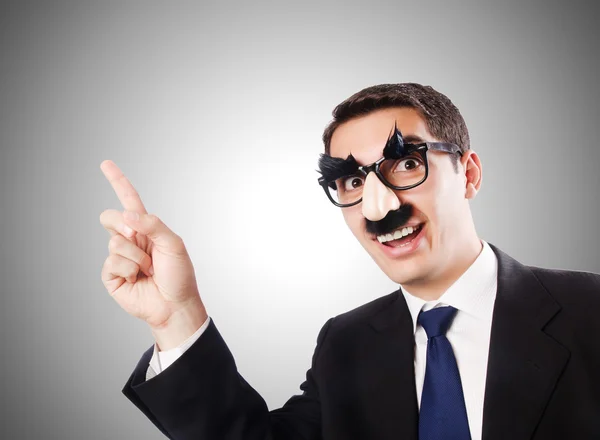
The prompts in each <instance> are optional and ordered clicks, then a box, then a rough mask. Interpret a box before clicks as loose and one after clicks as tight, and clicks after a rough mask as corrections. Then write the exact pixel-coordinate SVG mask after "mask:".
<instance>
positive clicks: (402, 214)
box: [365, 203, 413, 236]
mask: <svg viewBox="0 0 600 440" xmlns="http://www.w3.org/2000/svg"><path fill="white" fill-rule="evenodd" d="M412 214H413V207H412V205H411V204H410V203H406V204H404V205H400V208H399V209H397V210H395V211H390V212H388V213H387V215H386V216H385V217H384V218H382V219H381V220H379V221H376V222H374V221H371V220H369V219H365V220H366V222H367V224H366V228H367V232H368V233H370V234H373V235H375V236H377V235H385V234H390V233H391V232H393V231H394V230H396V229H398V228H399V227H400V226H403V225H404V224H405V223H407V222H408V220H409V219H410V218H411V216H412Z"/></svg>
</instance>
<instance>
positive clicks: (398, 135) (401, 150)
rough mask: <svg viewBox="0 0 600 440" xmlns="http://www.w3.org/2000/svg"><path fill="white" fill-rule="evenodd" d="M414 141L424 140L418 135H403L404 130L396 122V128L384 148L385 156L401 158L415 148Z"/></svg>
mask: <svg viewBox="0 0 600 440" xmlns="http://www.w3.org/2000/svg"><path fill="white" fill-rule="evenodd" d="M413 142H417V143H420V142H424V141H423V140H422V139H421V138H420V137H419V136H417V135H408V136H406V138H405V137H403V136H402V132H401V131H400V130H399V129H398V126H397V124H396V123H395V122H394V129H393V130H392V132H391V133H390V136H389V137H388V140H387V142H386V143H385V147H384V148H383V156H384V157H385V158H386V159H399V158H401V157H403V156H405V155H406V154H407V153H409V152H410V151H412V150H413V149H414V145H413Z"/></svg>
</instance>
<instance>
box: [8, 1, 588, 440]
mask: <svg viewBox="0 0 600 440" xmlns="http://www.w3.org/2000/svg"><path fill="white" fill-rule="evenodd" d="M525 3H526V4H525ZM566 4H567V2H562V3H561V2H555V1H545V2H542V1H538V2H516V1H515V2H498V1H496V2H493V3H492V2H489V3H486V2H478V1H470V2H466V1H463V2H460V3H456V2H454V3H452V2H439V3H431V2H399V1H389V2H369V3H367V2H339V3H338V4H334V3H326V2H319V3H314V4H308V3H305V2H256V1H254V2H241V1H239V2H236V3H230V2H218V3H217V2H196V3H192V2H189V3H188V2H186V3H183V2H156V3H151V2H133V1H127V2H116V1H112V2H110V1H107V2H100V1H97V2H81V1H80V2H76V1H72V2H64V1H55V2H41V1H40V2H37V3H34V2H26V1H18V2H17V1H15V2H13V3H10V2H2V6H0V81H1V82H0V154H1V155H0V196H1V199H0V233H1V234H2V237H1V240H0V257H1V261H0V293H1V294H2V295H1V296H2V303H1V310H2V312H1V313H2V315H1V318H2V321H1V322H2V336H3V338H2V342H3V345H2V362H1V364H0V365H1V366H0V368H1V370H0V378H1V380H2V389H0V396H1V399H2V408H3V411H2V415H1V416H0V417H1V418H2V420H1V421H0V422H1V423H0V437H2V438H7V439H8V438H10V439H13V438H27V439H32V438H45V439H54V438H56V439H66V438H68V439H130V438H145V439H159V438H163V436H162V434H160V432H159V431H158V430H157V429H156V428H154V426H153V425H152V424H151V423H150V422H149V421H148V420H147V419H146V418H145V416H144V415H143V414H142V413H141V412H139V411H138V410H137V408H135V407H134V406H133V405H132V404H131V403H130V402H129V401H127V399H126V398H125V397H124V396H123V395H122V394H121V388H122V386H123V384H124V383H125V381H126V379H127V377H128V376H129V374H130V372H131V370H132V369H133V367H134V365H135V364H136V363H137V361H138V359H139V357H140V356H141V354H142V352H143V351H144V350H146V349H147V348H148V347H149V346H150V345H151V344H152V338H151V334H150V332H149V330H148V329H147V327H146V325H145V324H144V323H143V322H141V321H138V320H136V319H134V318H132V317H130V316H128V315H127V314H126V313H125V312H123V311H122V310H121V309H120V308H119V307H118V305H117V304H116V303H114V302H113V300H112V299H111V298H110V296H108V294H107V293H106V290H105V289H104V286H103V285H102V282H101V279H100V271H101V267H102V264H103V261H104V259H105V258H106V257H107V256H108V248H107V244H108V238H109V234H108V232H106V231H105V230H104V229H103V228H102V226H101V225H100V222H99V215H100V213H101V212H102V211H103V210H105V209H108V208H117V209H120V208H121V207H120V205H119V203H118V200H117V198H116V196H115V195H114V193H113V191H112V188H111V187H110V185H109V184H108V182H107V181H106V180H105V179H104V176H103V175H102V173H101V171H100V168H99V166H100V163H101V162H102V161H103V160H104V159H112V160H114V161H115V162H116V163H117V165H119V166H120V167H121V169H122V170H123V171H124V172H125V174H126V175H127V176H128V177H129V178H130V180H131V181H132V182H133V184H134V186H135V187H136V188H137V189H138V191H139V193H140V194H141V197H142V199H143V201H144V202H145V204H146V207H147V209H148V210H149V212H151V213H154V214H156V215H158V216H159V217H161V218H162V219H163V220H164V221H165V223H166V224H167V225H169V226H170V227H171V228H172V229H173V230H174V231H176V232H177V233H178V234H179V235H181V236H182V237H183V238H184V240H185V242H186V246H187V248H188V250H189V251H190V253H191V256H192V259H193V262H194V265H195V268H196V272H197V278H198V280H199V288H200V291H201V295H202V297H203V299H204V301H205V303H206V306H207V308H208V311H209V313H210V315H211V316H212V317H213V318H214V319H215V322H216V323H217V326H218V328H219V330H220V331H221V333H222V334H223V336H224V337H225V340H226V341H227V343H228V345H229V347H230V349H231V350H232V352H233V354H234V356H235V359H236V362H237V365H238V367H239V370H240V372H241V373H242V375H243V376H244V377H245V378H246V379H247V380H248V381H249V383H250V384H252V385H253V386H254V387H255V388H256V389H257V390H258V391H259V392H260V393H261V394H262V396H263V397H264V398H265V400H266V401H267V404H268V406H269V408H271V409H274V408H277V407H280V406H281V405H283V403H284V402H285V401H286V400H287V399H288V398H289V397H290V396H291V395H292V394H295V393H299V392H300V391H299V388H298V385H299V384H300V383H301V382H302V381H303V380H304V375H305V372H306V370H307V369H308V367H309V366H310V359H311V356H312V352H313V350H314V347H315V341H316V336H317V333H318V331H319V329H320V328H321V326H322V325H323V324H324V322H325V321H326V320H327V319H328V318H329V317H331V316H333V315H336V314H339V313H342V312H344V311H347V310H349V309H351V308H354V307H356V306H359V305H361V304H363V303H365V302H367V301H370V300H372V299H375V298H377V297H380V296H382V295H386V294H388V293H390V292H391V291H393V290H395V289H396V288H397V286H396V285H394V284H393V283H392V282H391V281H390V280H388V279H387V278H386V277H385V275H384V274H383V273H382V272H380V271H379V269H378V267H377V266H376V265H375V263H374V262H373V261H372V260H371V259H370V258H369V257H368V255H367V254H366V253H365V252H364V250H363V249H362V247H360V245H359V243H358V242H357V241H356V240H355V239H354V237H353V236H352V235H351V233H350V231H349V230H348V229H347V227H346V225H345V223H344V221H343V218H342V215H341V212H340V211H339V209H337V208H335V207H334V206H333V205H331V204H330V203H329V202H328V201H327V199H326V197H325V195H324V193H323V192H322V189H321V188H320V187H319V186H318V185H317V182H316V180H317V177H318V174H317V173H316V171H315V169H316V168H317V159H318V154H319V153H320V152H321V151H322V149H323V146H322V143H321V134H322V131H323V129H324V127H325V125H326V124H327V122H328V121H329V120H330V118H331V110H332V109H333V107H334V106H335V105H336V104H338V103H339V102H340V101H342V100H343V99H345V98H346V97H348V96H350V95H351V94H352V93H354V92H356V91H358V90H360V89H362V88H364V87H367V86H370V85H373V84H378V83H390V82H407V81H415V82H420V83H423V84H430V85H432V86H433V87H435V88H437V89H438V90H440V91H441V92H443V93H445V94H447V95H448V96H449V97H450V98H451V99H452V100H453V101H454V103H455V104H456V105H457V106H458V107H459V109H460V110H461V112H462V114H463V116H464V117H465V119H466V121H467V125H468V127H469V129H470V132H471V137H472V146H473V149H474V150H475V151H477V152H478V153H479V155H480V157H481V159H482V163H483V171H484V175H483V187H482V190H481V192H480V194H479V196H478V197H477V199H475V201H474V202H473V203H472V207H473V211H474V216H475V219H476V224H477V226H478V232H479V233H480V236H481V237H482V238H484V239H486V240H488V241H490V242H492V243H494V244H496V245H498V246H499V247H500V248H501V249H503V250H505V251H506V252H508V253H509V254H511V255H513V256H514V257H515V258H517V259H519V260H520V261H522V262H524V263H528V264H533V265H538V266H545V267H555V268H565V269H578V270H588V271H594V272H600V238H599V235H598V233H597V225H598V211H599V208H600V202H599V197H598V195H597V190H598V189H599V188H600V177H599V174H598V164H599V159H600V149H599V146H598V142H597V139H598V136H599V135H598V123H599V120H598V110H599V105H598V99H599V98H600V96H599V87H598V84H597V78H598V77H599V71H598V70H599V69H598V55H597V54H598V41H599V38H598V13H597V12H596V11H595V10H594V6H592V5H594V3H592V2H589V6H585V5H583V4H578V3H577V2H570V3H569V5H568V6H566ZM334 261H335V262H336V264H335V265H334V264H333V262H334Z"/></svg>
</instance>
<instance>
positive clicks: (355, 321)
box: [330, 289, 402, 331]
mask: <svg viewBox="0 0 600 440" xmlns="http://www.w3.org/2000/svg"><path fill="white" fill-rule="evenodd" d="M401 295H402V294H401V291H400V289H398V290H395V291H394V292H392V293H389V294H387V295H384V296H381V297H379V298H376V299H374V300H373V301H369V302H368V303H365V304H363V305H361V306H358V307H356V308H354V309H351V310H348V311H346V312H343V313H341V314H339V315H336V316H334V317H333V318H331V319H330V321H331V322H330V324H331V325H330V326H331V328H333V329H335V331H341V330H352V329H359V328H362V327H363V325H364V324H365V323H367V322H368V321H369V320H370V319H371V318H372V317H373V316H375V315H376V314H378V313H379V312H381V311H382V310H383V309H386V308H388V307H390V306H392V305H393V304H394V303H395V302H396V301H397V300H398V299H399V297H400V296H401Z"/></svg>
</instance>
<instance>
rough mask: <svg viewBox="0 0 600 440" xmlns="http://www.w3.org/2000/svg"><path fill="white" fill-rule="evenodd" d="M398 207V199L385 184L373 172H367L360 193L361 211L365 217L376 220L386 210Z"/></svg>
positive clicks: (383, 214) (393, 209) (384, 214)
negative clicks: (361, 192)
mask: <svg viewBox="0 0 600 440" xmlns="http://www.w3.org/2000/svg"><path fill="white" fill-rule="evenodd" d="M398 208H400V200H399V199H398V197H397V196H396V194H395V193H394V191H392V190H391V189H390V188H388V187H387V186H385V185H384V184H383V183H382V182H381V180H379V177H377V175H376V174H375V173H374V172H371V173H369V174H367V178H366V179H365V185H364V187H363V194H362V212H363V215H364V216H365V218H367V219H369V220H371V221H374V222H376V221H378V220H381V219H382V218H384V217H385V216H386V215H387V213H388V212H390V211H395V210H396V209H398Z"/></svg>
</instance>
